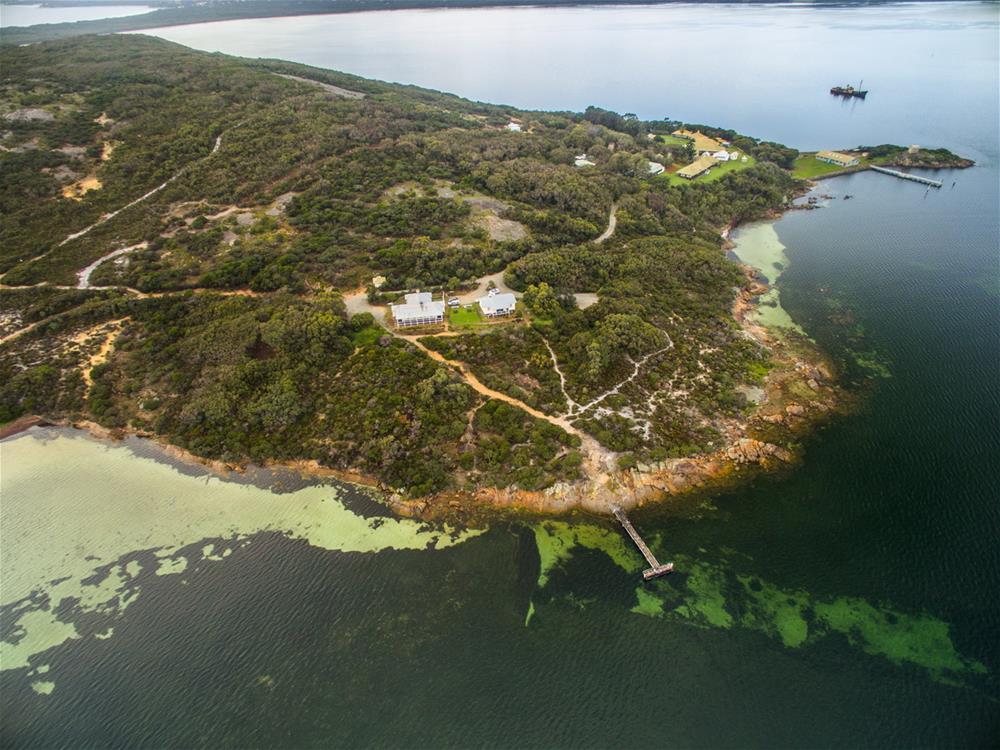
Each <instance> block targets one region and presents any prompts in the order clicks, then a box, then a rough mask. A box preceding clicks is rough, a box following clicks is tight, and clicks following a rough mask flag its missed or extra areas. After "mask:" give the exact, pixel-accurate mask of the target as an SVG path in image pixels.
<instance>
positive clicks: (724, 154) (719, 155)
mask: <svg viewBox="0 0 1000 750" xmlns="http://www.w3.org/2000/svg"><path fill="white" fill-rule="evenodd" d="M712 158H713V159H715V160H716V161H729V152H728V151H726V150H725V149H720V150H718V151H716V152H715V153H714V154H712Z"/></svg>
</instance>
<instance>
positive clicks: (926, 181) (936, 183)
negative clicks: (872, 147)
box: [869, 164, 944, 188]
mask: <svg viewBox="0 0 1000 750" xmlns="http://www.w3.org/2000/svg"><path fill="white" fill-rule="evenodd" d="M869 169H871V170H872V171H873V172H881V173H882V174H888V175H892V176H893V177H898V178H899V179H901V180H912V181H913V182H919V183H920V184H921V185H930V186H931V187H936V188H939V187H941V186H942V185H943V184H944V183H943V182H941V181H940V180H932V179H931V178H930V177H921V176H920V175H918V174H910V173H909V172H900V171H899V170H898V169H888V168H887V167H876V166H875V165H874V164H873V165H872V166H871V167H869Z"/></svg>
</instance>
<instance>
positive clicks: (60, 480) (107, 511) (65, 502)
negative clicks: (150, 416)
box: [0, 430, 482, 670]
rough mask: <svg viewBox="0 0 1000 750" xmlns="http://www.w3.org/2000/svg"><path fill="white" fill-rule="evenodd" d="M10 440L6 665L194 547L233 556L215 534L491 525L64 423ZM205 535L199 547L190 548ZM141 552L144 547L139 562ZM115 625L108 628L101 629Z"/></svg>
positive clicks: (342, 536) (425, 543)
mask: <svg viewBox="0 0 1000 750" xmlns="http://www.w3.org/2000/svg"><path fill="white" fill-rule="evenodd" d="M53 435H54V437H53ZM2 451H3V465H4V471H3V473H2V476H0V493H2V495H3V509H2V512H3V519H2V520H3V528H4V544H3V546H2V548H0V574H2V577H3V590H2V600H0V616H2V618H3V626H4V628H3V631H4V632H5V633H7V634H8V635H7V638H8V640H3V641H0V669H3V670H9V669H19V668H23V667H26V666H29V664H30V659H31V657H33V656H34V655H36V654H39V653H42V652H43V651H46V650H47V649H50V648H52V647H54V646H58V645H60V644H62V643H65V642H67V641H69V640H72V639H75V638H80V637H81V635H80V633H79V632H78V631H77V629H76V627H75V625H74V624H73V622H70V621H67V620H66V618H69V617H71V616H72V615H71V614H66V612H65V610H66V609H67V608H68V609H69V610H71V611H72V613H74V614H76V613H100V614H103V615H105V616H108V617H112V618H113V617H116V616H118V615H120V614H121V612H122V611H123V610H124V609H125V607H127V606H128V605H129V604H131V603H132V602H134V601H136V599H137V598H138V597H139V596H140V594H141V591H142V580H143V576H145V575H146V574H149V573H155V574H157V575H182V574H183V573H184V572H185V571H186V570H187V568H188V563H189V559H188V556H189V555H193V557H194V558H197V559H198V560H199V561H201V562H205V561H208V562H211V561H219V560H223V559H225V558H226V557H227V556H228V555H229V553H230V549H228V548H226V547H225V546H223V548H222V549H221V550H217V549H216V546H215V545H214V543H212V542H211V540H219V539H225V540H228V544H229V546H230V547H231V546H232V545H233V544H235V543H243V544H246V543H249V538H250V536H251V535H254V534H257V533H260V532H265V531H270V532H279V533H283V534H285V535H287V536H288V537H291V538H294V539H302V540H305V541H306V542H308V543H309V544H311V545H313V546H314V547H320V548H323V549H328V550H336V551H341V552H354V553H373V552H379V551H381V550H386V549H411V550H425V549H442V548H445V547H448V546H451V545H454V544H459V543H461V542H463V541H465V540H467V539H470V538H472V537H474V536H476V535H478V534H481V533H482V531H481V530H466V531H462V532H461V533H458V532H455V531H453V530H452V529H449V528H447V527H444V528H437V527H433V526H429V525H427V524H424V523H421V522H418V521H413V520H410V519H397V518H376V519H373V518H365V517H362V516H359V515H357V514H355V513H353V512H352V511H351V510H350V509H349V508H347V507H346V506H345V505H344V503H343V502H342V501H341V500H340V499H339V496H338V495H339V491H338V489H337V488H336V487H331V486H311V487H305V488H303V489H300V490H297V491H295V492H289V493H285V494H281V495H279V494H275V493H272V492H270V491H269V490H266V489H262V488H259V487H254V486H252V485H248V484H239V483H235V482H227V481H224V480H222V479H218V478H215V477H208V478H206V477H196V476H190V475H188V474H183V473H181V472H179V471H178V470H177V469H175V468H174V467H172V466H170V465H168V464H165V463H160V462H158V461H155V460H153V459H151V458H145V457H140V456H136V455H135V454H134V453H133V452H132V451H130V450H129V449H128V448H126V447H124V446H120V445H110V446H109V445H105V444H103V443H100V442H98V441H95V440H92V439H90V438H87V437H85V436H83V435H82V434H76V433H70V432H67V431H47V430H41V431H39V430H31V431H29V432H27V433H24V434H21V435H19V436H17V437H15V438H13V439H10V440H7V441H4V442H3V443H2ZM202 542H203V544H202V545H201V555H198V553H191V552H190V546H191V545H198V544H199V543H202ZM182 548H189V549H186V550H185V552H184V553H183V554H182V553H180V550H181V549H182ZM139 552H146V553H147V554H145V555H142V556H141V559H142V560H143V562H142V563H140V561H139V559H138V558H139V555H137V553H139ZM148 552H152V553H153V554H152V555H150V554H148ZM60 605H62V607H60ZM57 613H59V614H58V615H57ZM112 633H113V629H112V628H111V627H110V626H109V627H106V628H104V634H105V635H104V636H103V637H110V636H111V634H112Z"/></svg>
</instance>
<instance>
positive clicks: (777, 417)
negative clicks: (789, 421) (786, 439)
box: [761, 414, 785, 424]
mask: <svg viewBox="0 0 1000 750" xmlns="http://www.w3.org/2000/svg"><path fill="white" fill-rule="evenodd" d="M761 419H762V420H764V421H765V422H770V423H771V424H781V423H782V422H784V421H785V418H784V417H783V416H782V415H781V414H765V415H764V416H762V417H761Z"/></svg>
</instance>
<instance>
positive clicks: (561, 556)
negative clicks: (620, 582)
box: [534, 521, 642, 588]
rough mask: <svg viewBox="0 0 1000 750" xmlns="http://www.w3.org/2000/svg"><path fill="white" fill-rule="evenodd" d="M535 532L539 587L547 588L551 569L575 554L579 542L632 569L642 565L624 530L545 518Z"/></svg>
mask: <svg viewBox="0 0 1000 750" xmlns="http://www.w3.org/2000/svg"><path fill="white" fill-rule="evenodd" d="M534 532H535V543H536V544H537V545H538V557H539V560H540V567H539V572H538V588H544V586H545V584H546V583H548V582H549V573H550V572H551V571H552V570H553V568H555V567H556V566H557V565H559V564H560V563H561V562H563V561H564V560H568V559H570V558H571V557H572V556H573V554H572V550H573V548H574V547H576V546H580V547H587V548H588V549H595V550H598V551H600V552H603V553H604V554H606V555H607V556H608V557H610V558H611V559H612V561H614V563H615V565H618V566H619V567H621V568H622V569H624V570H625V571H627V572H629V573H633V572H635V571H637V570H640V569H641V568H642V560H641V558H640V557H639V553H638V552H635V551H634V550H632V549H631V548H630V547H628V546H627V545H626V544H625V540H624V539H623V538H622V536H621V534H619V533H617V532H615V531H613V530H612V529H605V528H601V527H600V526H593V525H590V524H572V523H567V522H565V521H545V522H543V523H540V524H537V525H536V526H535V527H534Z"/></svg>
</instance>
